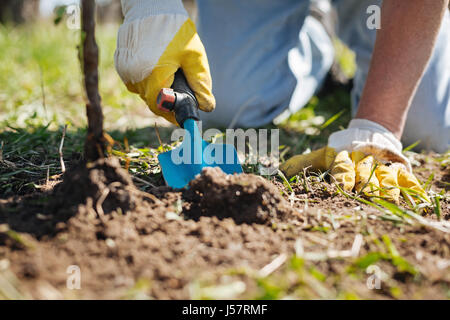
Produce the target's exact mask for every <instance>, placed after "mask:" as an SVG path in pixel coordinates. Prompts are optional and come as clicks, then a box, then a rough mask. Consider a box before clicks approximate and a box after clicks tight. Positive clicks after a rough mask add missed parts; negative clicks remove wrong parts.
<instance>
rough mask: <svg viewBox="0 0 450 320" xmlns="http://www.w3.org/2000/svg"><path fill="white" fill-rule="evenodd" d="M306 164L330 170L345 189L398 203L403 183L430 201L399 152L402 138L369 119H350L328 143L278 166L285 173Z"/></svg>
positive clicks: (304, 166) (313, 168)
mask: <svg viewBox="0 0 450 320" xmlns="http://www.w3.org/2000/svg"><path fill="white" fill-rule="evenodd" d="M375 166H376V167H375ZM305 168H309V169H311V170H316V171H319V170H320V171H326V170H329V173H330V175H331V176H332V180H333V181H335V182H336V183H337V184H338V185H339V186H340V187H341V188H342V189H343V190H345V191H347V192H351V191H352V190H356V192H359V193H363V194H366V195H368V196H380V197H385V198H386V199H388V200H390V201H394V202H396V203H398V201H399V197H400V189H399V187H402V188H408V189H411V190H414V191H415V192H416V193H417V194H419V195H420V196H421V197H422V198H423V199H425V200H427V201H429V200H428V197H427V196H426V192H425V191H424V190H423V188H422V187H421V185H420V183H419V181H418V180H417V179H416V177H415V176H414V175H413V174H412V173H411V165H410V163H409V161H408V159H407V158H406V157H405V156H403V155H402V144H401V142H400V141H398V139H397V138H396V137H395V136H394V135H393V134H392V133H391V132H389V131H388V130H387V129H386V128H384V127H383V126H381V125H379V124H377V123H375V122H372V121H369V120H363V119H354V120H352V121H351V122H350V125H349V128H348V129H346V130H342V131H339V132H336V133H333V134H332V135H331V136H330V137H329V139H328V146H327V147H324V148H322V149H319V150H316V151H313V152H311V153H309V154H304V155H297V156H294V157H292V158H291V159H289V160H288V161H286V162H285V163H283V164H282V165H281V167H280V169H281V171H283V172H284V173H285V174H286V175H287V176H288V177H292V176H295V175H297V174H298V173H299V172H302V171H303V169H305ZM374 169H375V170H374Z"/></svg>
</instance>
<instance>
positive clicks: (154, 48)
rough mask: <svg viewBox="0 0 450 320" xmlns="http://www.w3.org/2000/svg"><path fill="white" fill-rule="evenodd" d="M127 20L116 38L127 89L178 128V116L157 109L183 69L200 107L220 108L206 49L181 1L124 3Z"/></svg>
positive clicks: (129, 0) (125, 0) (117, 61)
mask: <svg viewBox="0 0 450 320" xmlns="http://www.w3.org/2000/svg"><path fill="white" fill-rule="evenodd" d="M122 11H123V14H124V16H125V20H124V23H123V24H122V25H121V26H120V29H119V33H118V37H117V49H116V53H115V65H116V69H117V72H118V73H119V75H120V77H121V78H122V80H123V82H124V83H125V84H126V86H127V88H128V90H130V91H131V92H134V93H138V94H139V95H140V96H141V98H142V99H143V100H144V101H145V102H146V103H147V105H148V106H149V107H150V109H151V110H152V111H153V112H154V113H155V114H157V115H160V116H163V117H164V118H166V119H167V120H169V121H171V122H172V123H174V124H176V120H175V116H174V114H173V113H171V112H170V113H169V112H165V111H162V110H160V109H158V107H157V104H156V98H157V96H158V94H159V92H160V90H161V89H162V88H169V87H171V86H172V83H173V80H174V74H175V72H176V71H177V70H178V69H180V68H181V69H182V70H183V72H184V75H185V76H186V79H187V82H188V84H189V86H190V87H191V89H192V90H193V91H194V93H195V96H196V98H197V100H198V102H199V108H200V109H201V110H203V111H206V112H210V111H212V110H214V108H215V99H214V96H213V94H212V81H211V75H210V70H209V65H208V59H207V57H206V52H205V48H204V47H203V44H202V42H201V40H200V38H199V36H198V34H197V30H196V28H195V25H194V23H193V22H192V20H191V19H189V16H188V14H187V12H186V10H185V8H184V7H183V4H182V1H181V0H122Z"/></svg>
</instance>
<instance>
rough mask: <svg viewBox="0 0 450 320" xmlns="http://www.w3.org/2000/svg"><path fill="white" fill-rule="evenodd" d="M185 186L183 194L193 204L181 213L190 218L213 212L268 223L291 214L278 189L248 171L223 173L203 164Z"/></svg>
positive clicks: (220, 216)
mask: <svg viewBox="0 0 450 320" xmlns="http://www.w3.org/2000/svg"><path fill="white" fill-rule="evenodd" d="M189 187H190V188H189V190H188V191H186V194H185V196H186V198H188V199H189V200H191V202H192V203H193V205H192V206H191V207H190V208H189V210H187V212H185V214H186V215H187V216H189V217H192V218H194V219H197V218H199V217H200V216H216V217H218V218H219V219H224V218H232V219H233V220H234V221H235V222H236V223H238V224H241V223H259V224H270V223H271V222H273V221H274V220H284V219H285V218H286V217H288V216H290V215H291V214H292V209H291V207H290V206H289V204H288V203H287V202H286V200H284V199H283V197H282V196H281V194H280V192H279V190H277V188H276V187H275V186H274V185H273V184H271V183H270V182H268V181H266V180H265V179H264V178H262V177H259V176H255V175H252V174H240V175H226V174H225V173H224V172H223V171H222V170H220V169H219V168H205V169H204V170H203V171H202V174H201V175H200V176H199V177H197V179H195V180H193V181H191V182H190V184H189Z"/></svg>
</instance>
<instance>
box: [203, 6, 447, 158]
mask: <svg viewBox="0 0 450 320" xmlns="http://www.w3.org/2000/svg"><path fill="white" fill-rule="evenodd" d="M197 3H198V8H199V19H198V28H199V33H200V36H201V38H202V40H203V43H204V45H205V47H206V51H207V54H208V58H209V63H210V66H211V73H212V77H213V91H214V94H215V97H216V100H217V109H216V111H214V112H213V113H211V114H203V116H202V117H203V120H204V126H206V127H230V126H231V127H257V126H262V125H265V124H268V123H270V122H272V121H273V120H274V119H275V118H276V117H286V116H288V115H289V114H291V113H294V112H296V111H298V110H299V109H301V108H302V107H303V106H304V105H305V104H306V103H307V102H308V100H309V99H310V98H311V97H312V96H313V95H314V94H315V93H316V92H317V91H318V90H319V89H320V86H321V84H322V82H323V80H324V78H325V76H326V74H327V72H328V70H329V69H330V67H331V65H332V63H333V59H334V48H333V44H332V41H331V40H330V38H329V37H328V35H327V34H326V32H325V30H324V29H323V27H322V26H321V25H320V24H319V23H318V21H317V20H315V19H314V18H312V17H311V16H309V5H310V1H309V0H245V1H243V0H197ZM333 4H334V5H335V6H336V9H337V12H338V15H339V21H340V25H339V37H340V38H341V40H343V41H344V42H345V43H346V44H347V45H348V46H349V47H350V48H351V49H352V50H353V51H355V53H356V61H357V67H358V69H357V72H356V75H355V79H354V88H353V91H352V107H353V112H356V109H357V107H358V103H359V97H360V96H361V93H362V90H363V87H364V83H365V81H366V77H367V73H368V69H369V65H370V59H371V55H372V51H373V47H374V42H375V35H376V30H369V29H368V28H367V27H366V20H367V18H368V17H369V15H368V14H367V13H366V9H367V7H368V6H370V5H371V4H378V5H380V4H381V0H334V1H333ZM417 140H421V141H422V143H421V144H420V147H422V148H424V149H432V150H435V151H437V152H445V151H447V150H448V149H450V16H449V14H448V13H447V15H446V17H445V19H444V23H443V26H442V28H441V32H440V34H439V38H438V42H437V45H436V48H435V50H434V53H433V57H432V60H431V62H430V64H429V66H428V69H427V71H426V73H425V75H424V77H423V79H422V81H421V84H420V87H419V89H418V91H417V93H416V96H415V97H414V100H413V103H412V106H411V109H410V111H409V114H408V119H407V123H406V127H405V132H404V135H403V143H404V144H405V145H409V144H411V143H413V142H416V141H417Z"/></svg>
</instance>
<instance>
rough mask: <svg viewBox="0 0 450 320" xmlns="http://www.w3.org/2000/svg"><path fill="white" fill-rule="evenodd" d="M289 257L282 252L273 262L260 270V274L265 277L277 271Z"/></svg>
mask: <svg viewBox="0 0 450 320" xmlns="http://www.w3.org/2000/svg"><path fill="white" fill-rule="evenodd" d="M286 259H287V255H286V254H284V253H282V254H280V255H279V256H278V257H276V258H275V260H273V261H272V262H271V263H269V264H268V265H266V266H265V267H264V268H262V269H261V270H259V276H260V277H262V278H265V277H267V276H269V275H270V274H272V273H273V272H275V271H276V270H277V269H278V268H279V267H281V266H282V265H283V264H284V263H285V262H286Z"/></svg>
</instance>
